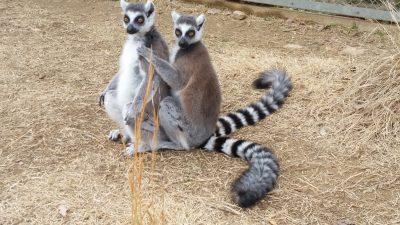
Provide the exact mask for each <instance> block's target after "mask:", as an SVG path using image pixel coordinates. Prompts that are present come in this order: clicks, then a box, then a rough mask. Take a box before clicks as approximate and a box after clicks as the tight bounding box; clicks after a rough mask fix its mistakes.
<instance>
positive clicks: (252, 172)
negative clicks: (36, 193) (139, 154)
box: [139, 12, 291, 207]
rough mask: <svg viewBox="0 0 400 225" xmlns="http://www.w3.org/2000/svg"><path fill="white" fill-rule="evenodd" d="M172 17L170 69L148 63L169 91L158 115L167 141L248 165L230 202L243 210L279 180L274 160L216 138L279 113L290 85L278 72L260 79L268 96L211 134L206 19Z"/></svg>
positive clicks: (216, 95) (251, 146)
mask: <svg viewBox="0 0 400 225" xmlns="http://www.w3.org/2000/svg"><path fill="white" fill-rule="evenodd" d="M172 18H173V21H174V28H175V35H176V37H177V41H176V45H175V46H174V48H173V53H172V54H171V57H170V63H171V64H170V63H169V62H168V61H166V60H164V59H161V58H159V57H153V59H152V61H151V63H152V64H153V65H154V68H155V70H156V71H157V73H158V74H159V75H160V76H161V78H162V79H163V80H164V81H165V82H166V83H167V84H168V85H169V86H170V87H171V91H172V96H169V97H166V98H164V99H163V100H162V102H161V104H160V105H161V106H160V112H159V115H160V124H161V126H162V128H163V129H164V130H165V132H166V135H167V136H168V137H169V139H170V140H171V141H170V142H169V143H168V144H169V145H171V146H173V149H193V148H199V147H201V148H205V149H207V150H211V151H219V152H224V153H225V154H228V155H232V156H236V157H241V158H242V159H245V160H247V161H248V162H249V164H250V167H249V169H248V170H247V171H245V172H244V174H243V175H242V176H241V177H239V178H238V179H237V181H236V182H235V183H234V185H233V199H234V201H235V202H237V203H238V204H239V205H240V206H242V207H250V206H252V205H254V204H255V203H256V202H258V201H259V200H261V199H262V198H263V197H264V196H265V195H266V194H267V193H268V192H269V191H271V190H272V189H273V187H274V186H275V184H276V182H277V179H278V175H279V165H278V162H277V159H276V156H275V155H274V154H273V153H272V151H271V150H269V149H268V148H266V147H263V146H261V145H259V144H256V143H252V142H249V141H244V140H235V139H231V138H228V137H217V136H220V135H227V134H229V133H231V132H233V131H234V130H236V129H239V128H240V127H242V126H244V125H252V124H254V123H255V122H257V121H259V120H261V119H263V118H265V117H266V116H267V115H269V114H270V113H273V112H274V111H275V110H277V109H278V108H279V106H280V105H281V104H282V103H283V99H284V98H285V97H286V96H287V95H288V93H289V91H290V90H291V83H290V80H289V78H288V77H287V75H286V73H285V72H284V71H280V70H272V71H267V72H265V73H263V74H261V76H260V78H259V79H257V80H256V81H255V82H254V85H255V87H256V88H268V87H270V86H271V87H272V89H271V91H270V92H268V93H267V94H266V95H265V96H263V97H262V98H261V100H259V101H258V102H256V103H253V104H251V105H250V106H248V107H246V108H244V109H241V110H238V111H237V112H234V113H230V114H228V115H227V116H225V117H221V118H220V119H219V121H218V128H217V131H216V132H215V125H216V123H217V120H218V115H219V110H220V104H221V94H220V88H219V84H218V79H217V76H216V73H215V70H214V68H213V66H212V63H211V60H210V57H209V54H208V51H207V49H206V47H205V46H204V45H203V43H202V42H201V36H202V32H203V25H204V22H205V17H204V15H200V16H198V17H192V16H181V15H179V14H178V13H176V12H172ZM139 54H140V55H142V56H143V57H145V58H146V59H147V60H149V59H150V51H149V49H147V48H144V47H141V48H139ZM214 132H215V133H214ZM162 143H163V142H161V145H160V146H162Z"/></svg>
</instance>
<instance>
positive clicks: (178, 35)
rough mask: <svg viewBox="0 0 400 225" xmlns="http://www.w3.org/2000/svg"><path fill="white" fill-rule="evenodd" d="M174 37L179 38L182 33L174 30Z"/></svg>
mask: <svg viewBox="0 0 400 225" xmlns="http://www.w3.org/2000/svg"><path fill="white" fill-rule="evenodd" d="M175 35H176V36H177V37H180V36H181V35H182V32H181V31H180V30H179V29H176V30H175Z"/></svg>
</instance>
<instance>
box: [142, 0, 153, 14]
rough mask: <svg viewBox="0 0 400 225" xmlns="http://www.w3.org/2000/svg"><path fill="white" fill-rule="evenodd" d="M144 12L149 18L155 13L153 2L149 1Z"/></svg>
mask: <svg viewBox="0 0 400 225" xmlns="http://www.w3.org/2000/svg"><path fill="white" fill-rule="evenodd" d="M144 11H145V12H146V15H147V17H149V16H150V15H151V14H152V13H153V12H154V4H153V1H152V0H147V2H146V4H145V5H144Z"/></svg>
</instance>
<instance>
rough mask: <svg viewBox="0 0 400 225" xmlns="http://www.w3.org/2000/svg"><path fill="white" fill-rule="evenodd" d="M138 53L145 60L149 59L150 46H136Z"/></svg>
mask: <svg viewBox="0 0 400 225" xmlns="http://www.w3.org/2000/svg"><path fill="white" fill-rule="evenodd" d="M138 54H139V55H140V56H142V57H143V58H145V59H146V60H147V61H149V60H150V56H151V49H150V48H146V47H144V46H140V47H139V48H138Z"/></svg>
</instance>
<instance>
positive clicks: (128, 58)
mask: <svg viewBox="0 0 400 225" xmlns="http://www.w3.org/2000/svg"><path fill="white" fill-rule="evenodd" d="M143 44H144V42H143V40H141V39H139V38H137V39H135V38H128V39H127V40H126V42H125V44H124V48H123V50H122V54H121V57H120V62H119V63H120V65H119V81H118V92H117V98H118V103H119V105H120V106H121V107H122V106H124V105H125V104H127V103H130V102H132V101H133V100H134V99H135V96H136V94H137V90H138V88H139V86H140V83H141V82H142V80H143V78H144V76H145V74H144V72H143V70H142V69H141V66H140V62H139V55H138V53H137V49H138V48H139V47H140V46H142V45H143Z"/></svg>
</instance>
